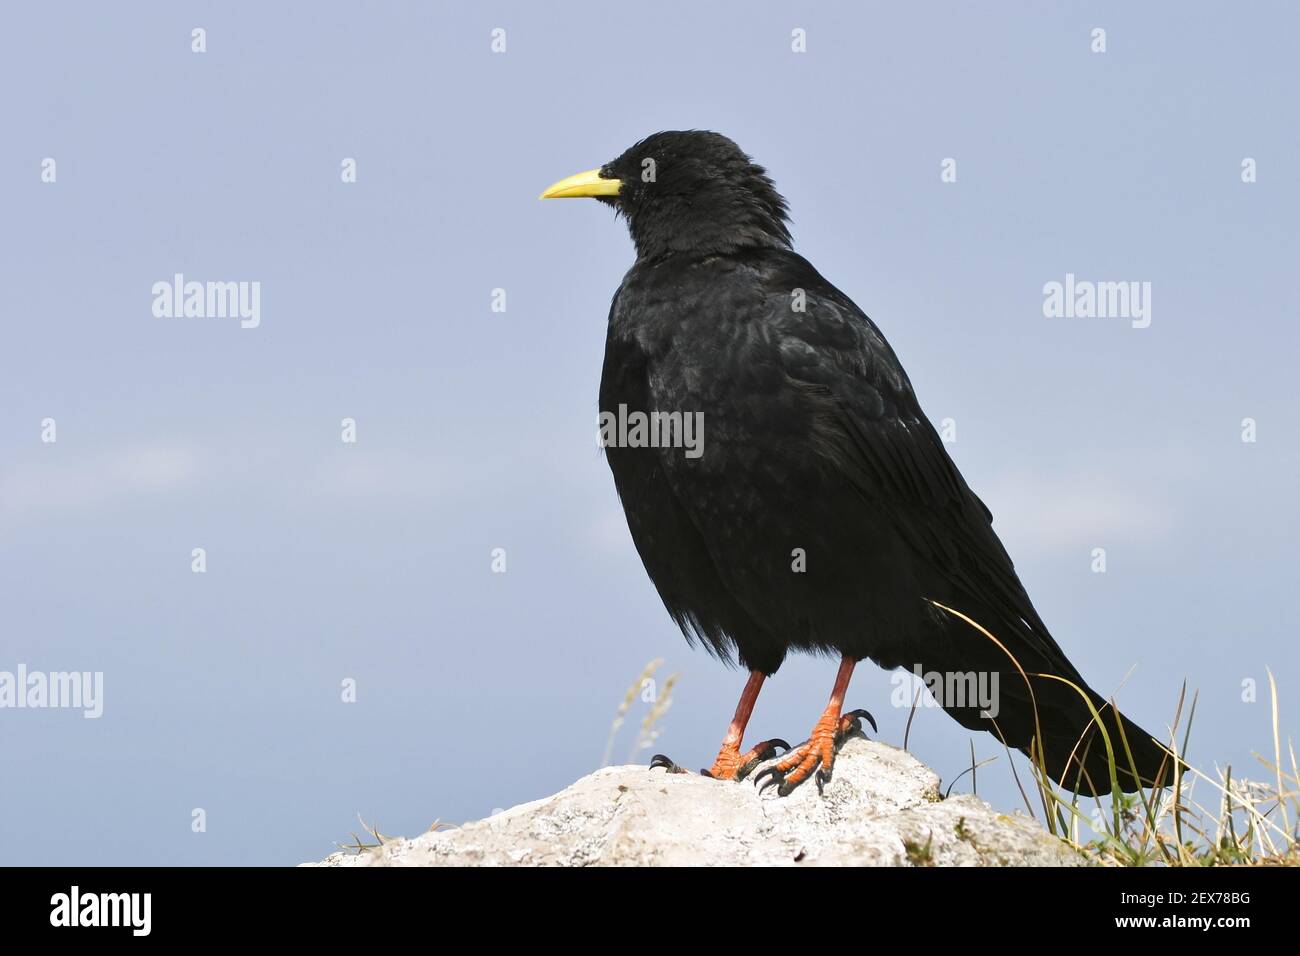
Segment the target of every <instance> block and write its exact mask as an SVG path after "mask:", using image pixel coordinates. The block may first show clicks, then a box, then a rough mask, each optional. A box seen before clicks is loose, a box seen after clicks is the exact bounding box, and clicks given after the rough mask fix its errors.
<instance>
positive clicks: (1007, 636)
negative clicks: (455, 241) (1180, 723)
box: [585, 131, 1168, 793]
mask: <svg viewBox="0 0 1300 956" xmlns="http://www.w3.org/2000/svg"><path fill="white" fill-rule="evenodd" d="M646 160H652V163H651V164H649V166H647V163H646ZM647 168H649V169H651V170H652V176H651V177H650V178H649V179H647V177H646V176H645V172H646V170H647ZM599 177H600V179H601V180H605V181H608V180H617V181H618V182H619V183H620V184H621V185H620V187H619V191H618V194H617V195H608V194H607V195H602V196H599V198H601V199H602V201H605V202H608V203H610V204H612V205H614V206H615V208H616V209H617V210H618V212H619V213H620V214H621V215H623V216H624V217H626V219H627V222H628V226H629V229H630V231H631V235H632V238H633V240H634V243H635V246H636V252H637V258H636V262H635V264H634V265H633V266H632V268H631V269H630V270H629V271H628V273H627V275H626V276H625V277H624V279H623V282H622V284H621V285H620V286H619V289H618V291H617V293H616V294H615V296H614V300H613V304H612V307H611V309H610V313H609V327H608V339H607V343H606V351H605V360H604V369H603V373H602V376H601V384H600V409H601V410H602V411H608V412H611V413H615V412H617V410H618V408H619V406H624V407H625V408H627V409H632V410H642V411H645V412H654V411H659V412H682V413H686V414H690V413H695V412H699V413H702V415H703V423H704V432H703V454H701V455H700V456H699V457H696V458H692V457H689V456H687V455H685V454H684V453H683V450H682V449H681V448H671V447H667V448H665V447H658V448H651V447H639V448H632V447H609V448H607V449H606V455H607V457H608V461H609V466H610V469H611V470H612V472H613V476H614V481H615V484H616V486H617V489H618V493H619V497H620V499H621V501H622V504H623V508H624V511H625V512H626V515H627V521H628V526H629V528H630V530H631V534H632V539H633V541H634V542H635V545H636V548H637V550H638V552H639V553H640V556H641V559H642V561H643V562H644V564H645V568H646V571H647V572H648V573H649V576H650V578H651V580H652V581H653V582H654V585H655V587H656V588H657V589H658V592H659V595H660V597H661V598H662V599H663V602H664V605H665V606H666V607H667V609H668V612H669V613H670V614H671V615H672V617H673V619H674V620H675V621H676V622H677V624H678V625H679V626H680V627H681V629H682V631H683V632H684V633H685V634H686V636H687V638H688V639H691V640H698V641H700V642H702V643H703V644H704V646H705V647H707V648H708V649H710V650H711V651H712V652H713V653H714V654H716V655H718V656H719V657H721V658H724V659H733V658H734V659H738V660H739V663H740V664H741V665H743V666H744V667H746V668H748V669H750V670H751V671H755V672H758V675H760V676H756V677H755V678H754V679H753V680H754V681H755V682H756V683H754V689H753V696H757V687H758V686H759V685H761V682H762V676H764V675H770V674H772V673H774V672H775V671H776V670H777V668H779V667H780V665H781V662H782V660H783V659H784V658H785V656H786V654H787V653H788V652H789V651H791V650H795V651H810V652H820V653H831V654H840V655H843V657H844V658H845V660H846V662H847V664H846V666H847V668H848V669H847V670H846V671H843V672H842V676H843V683H844V684H845V685H846V684H847V679H848V676H847V675H848V673H849V672H851V667H852V662H854V661H858V660H862V659H870V660H872V661H874V662H876V663H877V664H879V665H880V666H882V667H886V668H896V667H902V668H906V669H908V670H913V669H915V668H918V667H919V669H920V670H921V671H923V672H940V673H946V672H963V673H967V672H975V673H979V672H983V673H985V674H992V673H994V672H996V673H997V675H998V684H997V686H998V688H999V691H1000V695H999V697H1000V699H999V702H998V708H999V712H998V715H997V717H996V718H995V719H994V720H990V719H989V718H987V717H983V716H981V714H980V709H979V707H978V706H975V705H973V704H961V705H959V704H957V703H955V702H952V701H944V702H943V703H944V705H945V709H946V710H947V711H948V712H949V713H950V714H951V715H952V716H953V717H954V718H956V719H957V721H959V722H960V723H961V724H962V725H963V726H965V727H968V728H972V729H977V730H984V731H990V732H993V733H995V734H997V735H998V736H1000V737H1002V738H1003V739H1004V740H1005V741H1006V743H1007V744H1009V745H1010V746H1012V747H1017V748H1020V749H1022V750H1025V751H1026V752H1029V750H1030V747H1031V742H1032V741H1033V740H1034V738H1035V737H1036V735H1037V731H1036V726H1037V727H1038V728H1040V729H1041V739H1042V743H1043V751H1044V753H1043V756H1044V758H1045V764H1046V768H1047V770H1048V772H1049V774H1050V775H1051V776H1052V778H1053V779H1056V780H1058V781H1060V782H1062V783H1064V784H1066V785H1067V786H1069V787H1070V788H1072V789H1075V790H1079V791H1080V792H1084V793H1092V792H1098V793H1106V792H1109V791H1110V790H1111V784H1110V778H1109V772H1108V769H1107V761H1106V755H1105V749H1104V747H1103V745H1102V742H1101V740H1100V738H1098V737H1097V735H1096V734H1095V732H1094V730H1093V728H1095V722H1094V721H1093V720H1092V714H1091V712H1090V710H1089V708H1088V706H1087V704H1085V702H1084V700H1083V698H1082V697H1081V696H1080V694H1079V693H1078V692H1077V691H1076V690H1074V689H1072V688H1071V687H1070V686H1068V685H1067V684H1065V683H1064V682H1062V681H1059V680H1055V679H1052V677H1045V676H1034V675H1054V677H1057V678H1063V679H1064V680H1065V681H1069V682H1071V683H1073V684H1074V685H1077V686H1078V687H1079V688H1084V689H1085V690H1086V693H1087V694H1088V697H1089V700H1090V702H1091V703H1092V705H1093V706H1095V707H1096V708H1097V709H1098V710H1099V711H1100V712H1101V713H1102V714H1103V717H1104V719H1105V721H1106V727H1107V731H1108V732H1109V734H1110V736H1111V739H1112V741H1113V742H1114V745H1115V746H1116V747H1122V746H1123V745H1122V744H1121V737H1120V735H1119V731H1120V727H1119V726H1118V725H1117V720H1116V715H1115V713H1114V711H1113V709H1112V708H1111V707H1109V706H1108V705H1107V703H1106V702H1105V701H1104V700H1103V699H1102V698H1101V697H1100V696H1099V695H1098V694H1096V693H1095V692H1093V691H1091V690H1090V689H1087V685H1086V683H1085V682H1084V680H1083V678H1082V677H1081V675H1080V674H1079V672H1078V671H1077V670H1076V669H1075V668H1074V667H1073V665H1071V664H1070V662H1069V661H1068V660H1067V659H1066V657H1065V654H1064V653H1063V652H1062V650H1061V648H1060V647H1059V646H1058V645H1057V643H1056V641H1055V640H1053V638H1052V636H1051V635H1050V633H1049V632H1048V630H1047V627H1046V626H1045V625H1044V623H1043V621H1042V620H1041V619H1040V618H1039V616H1038V613H1037V612H1036V611H1035V610H1034V607H1033V604H1032V603H1031V602H1030V600H1029V596H1028V595H1027V594H1026V593H1025V589H1024V588H1023V587H1022V585H1021V583H1020V580H1019V579H1018V577H1017V576H1016V572H1015V569H1014V567H1013V565H1012V562H1011V559H1010V557H1009V556H1008V555H1007V552H1006V550H1005V549H1004V548H1003V546H1002V543H1001V542H1000V541H999V540H998V537H997V535H996V534H995V533H994V530H993V527H992V516H991V514H990V512H989V510H988V509H987V508H986V507H985V506H984V504H983V502H981V501H980V499H979V498H978V497H977V496H976V495H975V493H974V492H972V491H971V489H970V488H969V487H968V486H967V484H966V482H965V480H964V479H963V478H962V476H961V474H960V473H959V472H958V470H957V468H956V467H955V466H954V464H953V462H952V460H951V459H950V458H949V456H948V453H947V450H946V449H945V447H944V444H943V442H942V441H941V439H940V438H939V436H938V435H937V433H936V432H935V430H934V428H933V427H932V426H931V424H930V422H929V420H928V419H927V418H926V416H925V414H924V412H922V410H921V406H920V404H919V403H918V401H917V398H916V395H915V394H914V392H913V390H912V386H911V383H910V382H909V381H908V377H907V374H906V373H905V372H904V371H903V367H902V365H901V364H900V363H899V360H898V358H897V356H896V355H895V354H894V351H893V349H892V348H890V346H889V343H888V342H886V341H885V338H884V336H883V335H882V334H881V333H880V330H879V329H877V328H876V326H875V324H874V323H872V321H871V320H870V319H869V318H868V317H867V316H866V315H865V314H864V313H863V312H862V310H860V309H859V308H858V307H857V306H856V305H855V304H854V303H853V302H852V301H851V300H850V299H849V298H848V296H846V295H845V294H844V293H842V292H841V291H839V290H838V289H837V288H835V287H834V286H833V285H831V283H830V282H828V281H827V280H826V279H824V278H823V277H822V276H821V275H820V274H819V273H818V272H817V270H816V269H814V268H813V266H812V265H811V264H810V263H809V262H808V261H807V260H805V259H804V258H803V257H801V256H800V255H798V254H797V253H795V252H794V251H793V250H792V248H791V238H790V233H789V231H788V228H787V225H786V204H785V201H784V200H783V199H782V198H781V196H780V195H779V194H778V193H777V192H776V190H775V188H774V187H773V184H772V182H771V180H770V179H769V178H768V177H767V175H766V174H765V172H764V170H763V169H762V168H761V167H759V166H757V165H755V164H754V163H752V162H751V160H750V159H749V158H748V157H747V156H746V155H745V154H744V153H743V152H742V151H741V150H740V149H739V148H738V147H737V146H736V145H735V144H734V143H732V142H731V141H730V140H729V139H727V138H726V137H724V136H721V135H719V134H716V133H709V132H696V131H692V132H665V133H658V134H655V135H653V136H651V137H649V138H647V139H646V140H644V141H642V142H640V143H638V144H637V145H635V146H633V147H632V148H631V149H629V150H628V151H627V152H625V153H624V154H623V155H622V156H620V157H619V158H618V159H616V160H614V161H613V162H611V163H609V164H607V165H606V166H604V167H602V168H601V170H600V171H599ZM585 194H592V193H591V192H587V193H585ZM799 553H802V554H803V555H804V556H805V558H804V561H805V567H804V569H802V570H795V567H796V565H797V563H798V560H797V556H798V554H799ZM941 606H942V607H941ZM944 607H946V608H951V609H953V610H955V611H959V612H961V614H964V615H966V616H967V617H969V618H970V619H972V620H973V621H975V622H978V624H980V625H982V626H983V627H984V628H986V629H987V630H988V631H989V632H990V633H991V634H992V635H993V636H994V637H996V638H997V641H998V642H1000V643H1001V645H1003V646H1002V647H999V646H998V643H995V642H994V641H992V640H990V639H989V638H988V637H986V636H984V635H982V634H981V633H980V632H979V631H978V630H976V629H975V628H974V627H972V626H971V624H970V623H968V622H967V621H964V620H962V619H961V618H960V617H958V616H956V615H954V614H952V613H949V612H948V611H946V610H943V609H942V608H944ZM1008 652H1009V654H1010V655H1012V656H1014V658H1015V661H1016V662H1017V663H1018V665H1019V667H1017V666H1016V664H1015V663H1013V662H1012V661H1011V660H1010V657H1009V656H1008ZM1021 670H1023V671H1024V672H1025V673H1026V674H1028V675H1030V676H1029V679H1028V681H1027V680H1026V679H1025V677H1024V676H1022V675H1021V673H1020V671H1021ZM839 687H840V685H839V684H838V683H837V688H839ZM747 693H748V689H747ZM1031 701H1032V703H1031ZM1033 704H1036V706H1037V725H1036V723H1035V719H1034V718H1035V711H1034V706H1033ZM749 706H751V707H752V698H751V699H750V700H749ZM742 712H743V713H742ZM747 717H748V710H747V709H746V708H745V702H744V700H742V708H741V710H738V712H737V721H738V722H739V728H740V730H741V731H743V727H744V723H745V719H746V718H747ZM835 720H836V721H837V722H838V721H839V720H840V718H839V711H838V707H836V708H835ZM1122 723H1123V728H1122V730H1123V738H1124V739H1125V740H1126V741H1127V745H1128V748H1130V749H1131V750H1132V752H1133V760H1134V762H1135V764H1136V767H1137V770H1138V774H1139V777H1140V782H1141V783H1144V784H1150V783H1152V782H1153V781H1154V780H1155V779H1156V777H1157V774H1159V773H1160V772H1161V768H1162V767H1165V770H1166V772H1167V770H1168V768H1167V766H1166V757H1167V754H1166V752H1165V751H1164V750H1163V748H1161V747H1160V746H1159V745H1158V744H1157V743H1156V742H1155V741H1154V740H1153V739H1152V738H1151V736H1150V735H1149V734H1147V733H1146V732H1144V731H1143V730H1141V728H1139V727H1137V726H1136V725H1135V724H1133V723H1131V722H1129V721H1128V720H1127V719H1122ZM994 724H996V726H993V725H994ZM1090 725H1091V727H1090ZM736 726H737V725H736V724H735V723H733V734H734V735H735V736H736V738H737V739H736V743H737V744H738V743H739V734H738V733H737V732H736V729H735V728H736ZM820 726H821V725H820V724H819V727H820ZM729 740H730V737H729ZM724 750H725V745H724ZM768 752H769V753H770V750H769V751H768ZM1072 753H1073V754H1075V755H1076V757H1078V756H1083V759H1082V761H1079V760H1078V759H1076V760H1075V761H1074V765H1073V766H1070V765H1069V762H1070V761H1069V758H1070V756H1071V754H1072ZM1085 755H1086V756H1085ZM760 756H762V755H760ZM823 756H824V757H825V758H826V759H825V760H824V761H822V762H823V770H824V778H823V776H822V775H819V781H820V780H822V779H829V769H830V767H829V765H830V762H831V760H832V759H833V752H830V753H828V754H824V755H823ZM719 759H720V761H721V760H722V758H721V757H720V758H719ZM754 762H755V761H750V763H751V764H752V763H754ZM1080 762H1081V763H1082V771H1083V773H1082V775H1081V774H1080V766H1079V764H1080ZM719 766H720V765H715V775H718V772H719V771H718V767H719ZM794 767H795V763H791V764H790V765H789V766H786V767H783V771H782V773H779V774H778V775H777V776H778V778H783V776H784V773H786V772H789V771H790V770H791V769H792V768H794ZM1128 767H1129V762H1128V758H1127V756H1126V755H1124V754H1123V753H1121V756H1120V759H1119V770H1120V785H1121V788H1122V789H1125V790H1132V789H1134V788H1135V787H1136V786H1137V785H1138V783H1139V781H1135V780H1134V779H1133V777H1132V775H1131V773H1129V772H1128ZM722 771H723V773H724V775H732V776H735V775H743V773H739V774H736V773H732V772H731V770H730V769H728V767H723V768H722ZM746 772H747V771H746ZM806 776H807V774H806V773H804V774H802V775H800V776H799V779H803V778H804V777H806ZM796 782H797V781H796ZM787 789H788V787H785V786H783V787H782V791H783V792H785V791H786V790H787Z"/></svg>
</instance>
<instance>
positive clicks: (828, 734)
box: [754, 657, 876, 797]
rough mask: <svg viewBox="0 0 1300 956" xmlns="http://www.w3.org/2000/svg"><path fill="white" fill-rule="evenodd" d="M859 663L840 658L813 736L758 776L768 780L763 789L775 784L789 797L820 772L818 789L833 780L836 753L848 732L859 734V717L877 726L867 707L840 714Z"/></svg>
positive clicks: (778, 789)
mask: <svg viewBox="0 0 1300 956" xmlns="http://www.w3.org/2000/svg"><path fill="white" fill-rule="evenodd" d="M856 663H857V661H854V660H852V659H850V658H848V657H845V658H844V659H843V660H841V661H840V670H839V673H838V674H836V675H835V687H834V688H833V689H832V690H831V699H830V702H829V703H828V704H827V705H826V709H825V710H824V711H822V715H821V718H820V719H819V720H818V721H817V724H816V726H814V727H813V731H812V734H811V736H809V738H808V739H807V740H806V741H804V742H803V743H802V744H800V745H799V746H798V747H795V748H794V749H793V750H791V751H790V752H789V753H788V754H786V755H785V756H784V757H783V758H781V760H780V761H778V762H777V763H775V764H773V765H772V766H771V767H768V768H767V769H766V770H764V771H763V772H762V773H760V774H759V775H758V776H757V777H755V778H754V783H758V782H759V781H760V780H762V779H763V778H764V777H767V778H768V780H767V782H766V783H764V784H763V785H762V789H763V790H766V789H767V788H768V787H771V786H775V787H776V792H777V795H778V796H782V797H784V796H787V795H789V794H790V793H791V792H793V790H794V788H795V787H797V786H799V784H801V783H803V782H804V781H805V780H807V779H808V777H809V776H811V775H812V773H813V771H814V770H815V771H817V792H818V793H820V792H821V789H822V787H823V786H824V785H825V784H828V783H830V780H831V772H832V771H833V770H834V768H835V753H836V751H838V750H839V747H840V744H842V743H843V742H844V740H845V738H847V737H848V735H849V734H852V733H857V732H858V731H859V730H860V729H861V727H862V724H861V721H860V720H859V719H858V718H860V717H865V718H866V719H867V720H868V722H870V724H871V729H872V730H875V729H876V722H875V720H873V719H872V717H871V715H870V714H868V713H867V712H866V711H865V710H855V711H852V712H850V713H847V714H844V715H843V716H841V715H840V711H841V710H842V709H843V708H844V695H845V693H847V692H848V689H849V679H850V678H851V677H852V676H853V667H854V665H855V664H856Z"/></svg>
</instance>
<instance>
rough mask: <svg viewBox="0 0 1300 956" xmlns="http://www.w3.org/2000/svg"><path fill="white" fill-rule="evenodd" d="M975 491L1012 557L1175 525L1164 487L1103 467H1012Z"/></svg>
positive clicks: (1147, 535) (1155, 534) (1148, 536)
mask: <svg viewBox="0 0 1300 956" xmlns="http://www.w3.org/2000/svg"><path fill="white" fill-rule="evenodd" d="M979 493H980V497H981V498H983V499H984V503H985V504H986V505H988V506H989V508H990V510H992V512H993V528H994V530H995V531H997V533H998V535H999V536H1000V537H1001V538H1002V539H1003V541H1005V542H1006V543H1007V545H1008V549H1010V550H1011V551H1012V557H1013V558H1015V557H1016V551H1017V550H1020V549H1022V548H1029V549H1031V550H1034V551H1038V552H1048V551H1059V550H1061V549H1062V548H1073V547H1075V546H1076V544H1077V542H1079V541H1080V540H1082V541H1085V542H1088V543H1095V544H1099V545H1104V544H1107V543H1112V542H1116V541H1133V540H1139V539H1140V540H1143V541H1150V540H1152V539H1155V538H1160V537H1163V536H1164V535H1166V534H1167V533H1168V532H1169V531H1170V529H1171V528H1172V527H1174V525H1175V520H1174V515H1173V513H1172V510H1171V506H1170V503H1169V501H1168V498H1167V496H1166V495H1165V494H1164V491H1163V490H1161V489H1155V490H1148V489H1144V488H1142V487H1140V486H1137V485H1134V484H1127V483H1123V482H1120V481H1119V480H1117V479H1116V478H1115V477H1114V476H1113V475H1112V474H1110V473H1104V472H1075V473H1070V474H1048V473H1042V472H1028V471H1021V472H1010V473H1005V474H1003V475H1001V476H1000V477H999V478H997V479H995V480H994V481H993V482H992V483H991V484H990V485H988V486H987V487H985V488H983V489H981V491H980V492H979ZM1013 543H1014V545H1015V548H1012V547H1011V546H1012V544H1013Z"/></svg>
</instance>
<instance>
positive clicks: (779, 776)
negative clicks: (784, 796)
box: [754, 765, 785, 793]
mask: <svg viewBox="0 0 1300 956" xmlns="http://www.w3.org/2000/svg"><path fill="white" fill-rule="evenodd" d="M764 777H768V778H770V779H768V780H767V781H766V782H763V778H764ZM784 783H785V774H783V773H782V772H781V771H780V770H777V769H776V766H775V765H773V766H771V767H768V768H767V769H766V770H764V771H762V772H761V773H760V774H759V775H758V776H757V777H755V778H754V786H756V787H758V792H759V793H762V792H763V791H764V790H766V789H767V788H768V787H772V786H775V787H777V788H778V791H779V789H780V787H781V785H782V784H784Z"/></svg>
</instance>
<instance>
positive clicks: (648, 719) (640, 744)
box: [600, 657, 679, 767]
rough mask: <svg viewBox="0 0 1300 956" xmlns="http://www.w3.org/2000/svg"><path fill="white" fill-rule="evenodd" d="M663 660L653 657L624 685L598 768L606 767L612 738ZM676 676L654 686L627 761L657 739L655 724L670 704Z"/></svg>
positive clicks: (612, 750)
mask: <svg viewBox="0 0 1300 956" xmlns="http://www.w3.org/2000/svg"><path fill="white" fill-rule="evenodd" d="M663 663H664V661H663V658H662V657H657V658H655V659H654V660H652V661H651V662H650V663H649V664H647V665H646V666H645V667H643V668H642V669H641V673H640V674H639V675H638V676H637V679H636V680H634V681H633V682H632V683H631V684H630V685H629V686H628V689H627V692H626V693H625V694H624V695H623V700H622V701H621V702H620V703H619V705H618V710H617V711H616V712H615V714H614V720H613V722H612V723H611V724H610V727H609V738H608V739H607V740H606V742H605V756H604V757H603V758H602V759H601V762H600V765H601V766H602V767H608V766H609V761H610V759H611V757H612V756H613V754H614V741H615V739H616V738H617V737H618V732H619V730H620V729H621V728H622V727H623V724H624V723H625V722H626V720H627V715H628V713H629V712H630V711H631V709H632V705H633V704H634V703H635V702H636V701H637V699H638V698H640V697H641V696H642V695H643V692H644V690H645V689H646V683H647V681H654V675H655V671H657V670H658V669H659V668H660V667H662V666H663ZM678 677H679V675H677V674H669V675H668V677H666V678H665V679H664V683H663V687H657V688H656V690H655V692H654V694H652V695H651V697H650V699H649V700H648V701H647V703H648V704H649V706H648V707H647V708H646V712H645V716H644V717H642V718H641V725H640V727H639V728H638V729H637V735H636V740H635V741H634V742H633V744H632V749H631V751H630V752H629V753H628V756H627V762H628V763H633V762H634V761H635V760H636V758H637V754H639V753H640V752H641V751H643V750H646V749H648V748H649V747H650V746H651V745H652V744H654V742H655V741H656V740H657V739H658V738H659V734H660V729H659V726H658V724H659V721H660V720H662V719H663V716H664V714H666V713H668V708H670V707H671V706H672V704H673V688H674V687H676V686H677V680H678Z"/></svg>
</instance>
